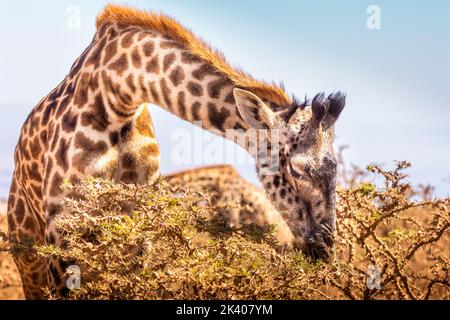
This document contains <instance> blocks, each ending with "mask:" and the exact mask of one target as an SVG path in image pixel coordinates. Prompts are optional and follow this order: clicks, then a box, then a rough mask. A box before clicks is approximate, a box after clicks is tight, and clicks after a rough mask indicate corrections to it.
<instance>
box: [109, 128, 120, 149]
mask: <svg viewBox="0 0 450 320" xmlns="http://www.w3.org/2000/svg"><path fill="white" fill-rule="evenodd" d="M109 141H110V142H111V145H112V146H113V147H114V146H115V145H117V144H118V143H119V133H118V132H117V131H114V132H111V133H110V134H109Z"/></svg>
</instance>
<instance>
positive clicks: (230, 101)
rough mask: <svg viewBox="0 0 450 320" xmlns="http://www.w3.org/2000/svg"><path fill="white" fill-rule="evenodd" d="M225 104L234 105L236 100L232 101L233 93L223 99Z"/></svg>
mask: <svg viewBox="0 0 450 320" xmlns="http://www.w3.org/2000/svg"><path fill="white" fill-rule="evenodd" d="M225 102H226V103H229V104H232V105H235V104H236V100H235V99H234V94H233V91H231V92H230V93H229V94H227V97H226V98H225Z"/></svg>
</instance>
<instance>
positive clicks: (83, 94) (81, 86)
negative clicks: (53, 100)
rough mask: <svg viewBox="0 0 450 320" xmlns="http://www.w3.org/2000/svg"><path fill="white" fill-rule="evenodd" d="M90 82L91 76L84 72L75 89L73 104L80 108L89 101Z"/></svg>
mask: <svg viewBox="0 0 450 320" xmlns="http://www.w3.org/2000/svg"><path fill="white" fill-rule="evenodd" d="M90 80H91V75H90V74H89V73H87V72H84V73H83V74H82V75H81V77H80V78H79V80H78V83H77V86H76V89H75V98H74V101H73V102H74V104H75V105H77V106H78V107H80V108H81V107H83V106H84V105H85V104H86V103H87V101H88V90H89V82H90Z"/></svg>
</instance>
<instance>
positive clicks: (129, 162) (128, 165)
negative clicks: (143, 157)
mask: <svg viewBox="0 0 450 320" xmlns="http://www.w3.org/2000/svg"><path fill="white" fill-rule="evenodd" d="M121 161H122V167H123V168H124V169H130V170H133V169H135V168H136V165H137V161H136V158H135V157H134V156H133V155H132V154H130V153H125V154H124V155H123V156H122V160H121Z"/></svg>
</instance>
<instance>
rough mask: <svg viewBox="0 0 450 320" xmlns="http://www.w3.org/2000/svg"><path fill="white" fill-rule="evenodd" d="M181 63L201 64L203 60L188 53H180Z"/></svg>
mask: <svg viewBox="0 0 450 320" xmlns="http://www.w3.org/2000/svg"><path fill="white" fill-rule="evenodd" d="M181 61H182V62H183V63H186V64H194V63H201V62H203V60H202V59H201V58H199V57H197V56H196V55H194V54H192V53H189V52H188V51H183V52H182V53H181Z"/></svg>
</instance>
